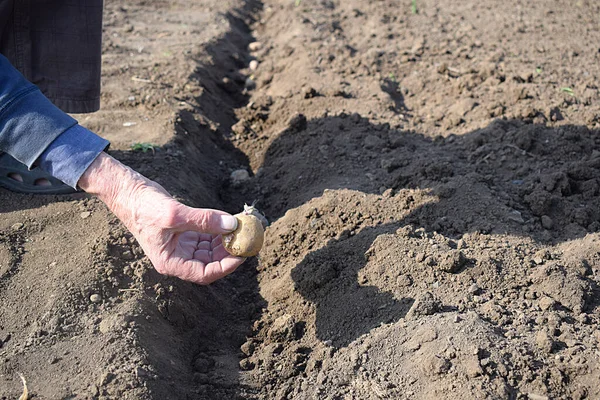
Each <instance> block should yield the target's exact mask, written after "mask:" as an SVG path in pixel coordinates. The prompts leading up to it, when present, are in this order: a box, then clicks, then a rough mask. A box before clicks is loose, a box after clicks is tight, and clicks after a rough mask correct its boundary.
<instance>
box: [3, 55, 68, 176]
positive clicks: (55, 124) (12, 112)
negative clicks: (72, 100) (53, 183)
mask: <svg viewBox="0 0 600 400" xmlns="http://www.w3.org/2000/svg"><path fill="white" fill-rule="evenodd" d="M76 124H77V121H76V120H75V119H73V118H71V117H70V116H69V115H68V114H66V113H64V112H63V111H61V110H60V109H58V108H57V107H56V106H55V105H54V104H52V103H51V102H50V100H48V99H47V98H46V97H45V96H44V95H43V94H42V92H40V90H39V89H38V87H37V86H35V85H34V84H32V83H30V82H29V81H27V79H25V77H23V75H21V73H20V72H19V71H17V70H16V69H15V68H14V67H13V66H12V65H11V64H10V62H9V61H8V59H7V58H6V57H4V56H3V55H1V54H0V152H6V153H8V154H10V155H11V156H13V157H14V158H16V159H17V160H19V161H20V162H22V163H23V164H25V165H27V167H29V168H31V167H32V165H33V163H34V162H35V161H36V160H37V159H38V158H39V156H40V155H41V154H42V153H43V152H44V150H45V149H46V148H47V147H48V145H49V144H50V143H52V141H54V139H56V138H57V137H58V136H60V135H61V134H62V133H63V132H65V131H66V130H67V129H69V128H71V127H73V126H74V125H76Z"/></svg>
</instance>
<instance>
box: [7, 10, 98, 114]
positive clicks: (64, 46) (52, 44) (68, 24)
mask: <svg viewBox="0 0 600 400" xmlns="http://www.w3.org/2000/svg"><path fill="white" fill-rule="evenodd" d="M102 6H103V1H102V0H0V53H1V54H4V55H5V56H6V57H7V58H8V59H9V60H10V62H11V64H12V65H13V66H14V67H16V68H17V69H18V70H19V71H20V72H21V73H22V74H23V75H24V76H25V77H26V78H27V79H28V80H29V81H30V82H32V83H34V84H35V85H37V86H38V87H39V88H40V90H41V91H42V93H44V94H45V95H46V97H48V98H49V99H50V100H51V101H52V102H53V103H54V104H55V105H56V106H58V107H59V108H60V109H62V110H63V111H65V112H70V113H86V112H93V111H96V110H98V108H99V107H100V67H101V53H102Z"/></svg>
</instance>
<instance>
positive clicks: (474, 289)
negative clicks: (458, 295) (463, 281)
mask: <svg viewBox="0 0 600 400" xmlns="http://www.w3.org/2000/svg"><path fill="white" fill-rule="evenodd" d="M479 289H480V288H479V286H477V284H476V283H474V284H472V285H471V286H469V293H471V294H476V293H477V292H479Z"/></svg>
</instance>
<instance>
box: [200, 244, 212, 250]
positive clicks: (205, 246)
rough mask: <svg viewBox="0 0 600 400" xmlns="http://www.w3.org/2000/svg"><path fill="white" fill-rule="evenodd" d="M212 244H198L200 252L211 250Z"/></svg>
mask: <svg viewBox="0 0 600 400" xmlns="http://www.w3.org/2000/svg"><path fill="white" fill-rule="evenodd" d="M210 249H211V244H210V242H200V243H198V250H210Z"/></svg>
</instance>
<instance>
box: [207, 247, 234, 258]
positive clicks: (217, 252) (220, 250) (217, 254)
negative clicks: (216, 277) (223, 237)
mask: <svg viewBox="0 0 600 400" xmlns="http://www.w3.org/2000/svg"><path fill="white" fill-rule="evenodd" d="M212 253H213V260H221V259H223V258H227V257H233V256H232V255H231V254H229V252H228V251H227V250H226V249H225V247H223V245H218V246H217V247H213V249H212Z"/></svg>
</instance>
